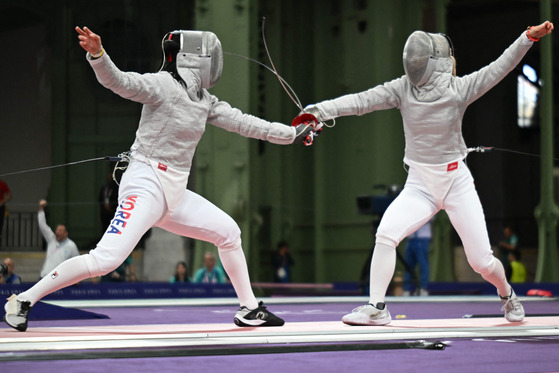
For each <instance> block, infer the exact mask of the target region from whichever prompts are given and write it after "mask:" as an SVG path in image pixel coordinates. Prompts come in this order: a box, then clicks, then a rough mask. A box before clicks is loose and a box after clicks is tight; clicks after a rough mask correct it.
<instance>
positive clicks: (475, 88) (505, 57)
mask: <svg viewBox="0 0 559 373" xmlns="http://www.w3.org/2000/svg"><path fill="white" fill-rule="evenodd" d="M552 31H553V23H551V22H549V21H545V22H544V23H542V24H541V25H538V26H533V27H531V28H529V29H528V30H527V31H523V32H522V34H521V35H520V36H519V37H518V38H517V39H516V40H515V42H514V43H512V45H511V46H510V47H508V48H507V49H506V50H505V51H504V52H503V54H502V55H501V56H500V57H499V58H497V59H496V60H495V61H493V62H492V63H490V64H489V65H487V66H485V67H483V68H482V69H480V70H478V71H476V72H473V73H471V74H468V75H465V76H463V77H460V78H457V79H456V86H457V92H458V94H459V95H460V96H461V98H462V100H463V101H464V102H465V103H466V104H467V105H469V104H471V103H472V102H474V101H475V100H477V99H478V98H480V97H481V96H482V95H483V94H485V93H486V92H487V91H489V90H490V89H491V88H493V87H494V86H495V85H496V84H497V83H499V82H500V81H501V80H502V79H503V78H504V77H505V76H507V74H509V73H510V72H511V71H512V70H513V69H514V68H515V67H516V66H517V65H518V64H519V63H520V61H521V60H522V58H523V57H524V55H526V53H527V52H528V50H529V49H530V48H531V47H532V45H533V44H534V42H535V41H538V40H539V38H540V37H543V36H545V35H547V34H550V33H551V32H552Z"/></svg>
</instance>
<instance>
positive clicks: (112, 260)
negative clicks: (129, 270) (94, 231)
mask: <svg viewBox="0 0 559 373" xmlns="http://www.w3.org/2000/svg"><path fill="white" fill-rule="evenodd" d="M113 254H114V252H111V251H109V250H106V249H105V250H103V249H101V250H100V247H99V246H97V248H95V249H93V250H91V251H90V252H89V254H85V255H86V261H85V262H86V264H87V268H88V270H89V274H90V275H91V277H97V276H104V275H106V274H107V273H110V272H112V271H114V270H115V269H117V268H118V266H119V265H121V264H122V262H124V260H125V259H126V257H124V258H121V257H119V256H115V255H113Z"/></svg>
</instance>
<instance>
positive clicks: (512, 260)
mask: <svg viewBox="0 0 559 373" xmlns="http://www.w3.org/2000/svg"><path fill="white" fill-rule="evenodd" d="M508 261H509V267H510V274H511V275H510V282H526V266H524V263H522V262H521V256H520V250H513V251H510V252H509V257H508Z"/></svg>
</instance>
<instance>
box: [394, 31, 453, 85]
mask: <svg viewBox="0 0 559 373" xmlns="http://www.w3.org/2000/svg"><path fill="white" fill-rule="evenodd" d="M453 54H454V51H453V47H452V42H451V41H450V38H449V37H448V36H446V35H445V34H432V33H427V32H424V31H415V32H414V33H412V34H411V35H410V36H409V37H408V40H407V41H406V45H405V46H404V54H403V60H404V71H405V72H406V76H407V77H408V79H409V80H410V82H411V83H412V84H413V85H415V86H416V87H421V86H422V85H424V84H425V83H427V82H428V81H429V78H430V77H431V74H433V71H434V70H435V67H436V65H437V60H438V59H439V58H450V57H452V56H453Z"/></svg>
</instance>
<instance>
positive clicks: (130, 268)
mask: <svg viewBox="0 0 559 373" xmlns="http://www.w3.org/2000/svg"><path fill="white" fill-rule="evenodd" d="M101 281H102V282H136V272H135V270H134V264H133V263H132V255H130V256H129V257H128V258H126V259H125V260H124V262H123V263H122V264H121V265H119V266H118V268H117V269H115V270H114V271H112V272H110V273H107V274H106V275H105V276H102V277H101Z"/></svg>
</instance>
